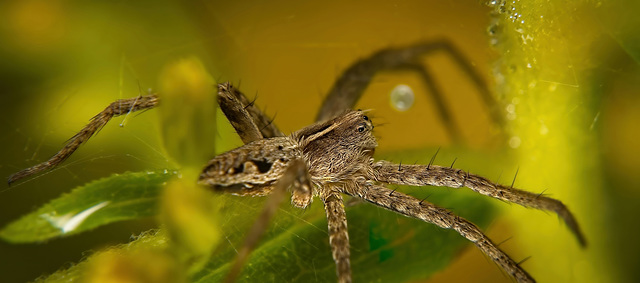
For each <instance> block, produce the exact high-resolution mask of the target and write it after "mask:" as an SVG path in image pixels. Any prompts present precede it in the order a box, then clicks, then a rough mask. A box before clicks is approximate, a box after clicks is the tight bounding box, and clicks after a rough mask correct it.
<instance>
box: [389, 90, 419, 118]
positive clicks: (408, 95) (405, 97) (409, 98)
mask: <svg viewBox="0 0 640 283" xmlns="http://www.w3.org/2000/svg"><path fill="white" fill-rule="evenodd" d="M390 98H391V106H392V107H393V108H394V109H395V110H398V111H400V112H404V111H407V110H409V108H411V106H413V101H414V94H413V89H411V87H409V86H408V85H403V84H399V85H397V86H396V87H394V88H393V90H392V91H391V95H390Z"/></svg>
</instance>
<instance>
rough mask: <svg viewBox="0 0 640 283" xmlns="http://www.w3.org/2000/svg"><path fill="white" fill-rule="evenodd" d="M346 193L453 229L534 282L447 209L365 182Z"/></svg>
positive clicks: (519, 277)
mask: <svg viewBox="0 0 640 283" xmlns="http://www.w3.org/2000/svg"><path fill="white" fill-rule="evenodd" d="M396 167H397V166H396ZM348 193H349V194H352V195H355V196H358V197H361V198H362V199H364V200H366V201H368V202H370V203H373V204H375V205H378V206H381V207H383V208H386V209H388V210H391V211H394V212H397V213H400V214H403V215H405V216H408V217H412V218H417V219H420V220H422V221H425V222H429V223H433V224H435V225H437V226H439V227H441V228H445V229H453V230H455V231H456V232H458V233H459V234H460V235H462V236H463V237H465V238H467V240H469V241H471V242H473V243H474V244H475V245H476V246H477V247H478V248H479V249H480V250H481V251H482V252H483V253H484V254H485V255H487V256H488V257H490V258H491V259H492V260H493V261H494V262H495V263H496V264H497V265H499V266H500V267H501V268H502V269H503V270H504V271H506V272H507V273H508V274H509V275H510V276H512V277H513V278H514V279H516V280H517V281H518V282H535V280H534V279H533V278H532V277H531V275H529V274H528V273H527V272H526V271H525V270H524V269H522V268H521V267H520V266H519V265H518V263H517V262H515V261H514V260H513V259H511V258H510V257H509V256H508V255H507V254H506V253H504V252H503V251H502V250H500V249H499V248H498V247H497V246H496V244H494V243H493V242H492V241H491V239H489V238H488V237H487V236H486V235H485V234H484V233H482V231H481V230H480V228H478V227H477V226H476V225H474V224H473V223H471V222H470V221H468V220H466V219H464V218H462V217H459V216H456V215H454V214H453V213H452V212H451V211H449V210H447V209H444V208H442V207H439V206H436V205H434V204H432V203H429V202H426V201H424V200H422V201H421V200H419V199H416V198H414V197H411V196H408V195H405V194H403V193H400V192H397V191H396V192H393V193H391V190H390V189H388V188H386V187H384V186H380V185H375V184H372V183H368V182H362V183H360V188H356V189H355V190H354V191H351V192H348Z"/></svg>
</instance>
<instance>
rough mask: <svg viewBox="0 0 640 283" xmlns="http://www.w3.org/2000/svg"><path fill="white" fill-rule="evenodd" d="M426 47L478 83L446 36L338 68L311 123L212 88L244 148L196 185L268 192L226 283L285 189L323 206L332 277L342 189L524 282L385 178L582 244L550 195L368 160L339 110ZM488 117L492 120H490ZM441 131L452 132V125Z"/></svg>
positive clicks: (338, 260) (353, 122) (340, 265)
mask: <svg viewBox="0 0 640 283" xmlns="http://www.w3.org/2000/svg"><path fill="white" fill-rule="evenodd" d="M435 50H444V51H445V52H446V53H447V54H449V55H450V56H452V57H453V58H454V59H455V60H456V61H457V62H458V63H460V64H461V66H463V69H464V70H465V71H466V72H467V73H468V74H469V76H470V77H471V78H472V79H473V80H474V81H475V82H476V83H477V84H478V85H479V86H480V87H481V88H483V85H482V83H481V82H480V80H479V78H478V76H477V75H475V73H474V72H473V71H472V68H470V67H469V66H468V65H467V64H465V63H464V59H463V56H462V55H461V53H460V52H458V51H457V50H456V49H455V48H454V47H453V46H452V45H451V44H449V43H447V42H446V41H433V42H423V43H420V44H416V45H412V46H408V47H402V48H389V49H384V50H381V51H379V52H377V53H374V54H373V55H371V56H370V57H368V58H365V59H362V60H360V61H358V62H356V63H354V64H353V65H352V66H351V67H350V68H348V69H347V70H346V71H345V73H344V74H343V75H342V76H341V77H340V78H339V79H338V81H337V82H336V84H335V85H334V88H333V89H332V91H331V92H330V94H329V95H328V96H327V98H326V100H325V102H324V104H323V106H322V108H321V109H320V112H319V114H318V116H317V121H318V122H317V123H315V124H312V125H310V126H307V127H305V128H302V129H300V130H298V131H296V132H293V133H292V134H290V135H284V134H283V133H282V132H281V131H280V130H279V129H278V128H277V127H276V126H275V125H274V124H273V123H272V120H270V119H269V117H267V116H266V115H265V114H264V113H263V112H262V111H260V110H259V109H258V108H257V107H255V106H254V104H253V102H250V101H249V100H248V99H247V98H246V96H245V95H244V94H242V93H241V92H240V91H239V90H238V89H236V88H235V87H233V86H232V85H231V84H230V83H223V84H219V85H218V103H219V105H220V108H221V109H222V110H223V112H224V114H225V115H226V117H227V119H228V120H229V121H230V122H231V124H232V126H233V127H234V128H235V130H236V132H237V133H238V134H239V136H240V138H241V139H242V141H243V142H244V143H245V145H244V146H241V147H238V148H236V149H233V150H231V151H228V152H226V153H222V154H220V155H218V156H216V157H215V158H213V159H212V160H210V161H209V162H208V164H206V166H205V167H204V169H203V170H202V173H201V174H200V177H199V180H198V183H199V184H202V185H204V186H207V187H209V188H211V189H213V190H215V191H220V192H224V193H231V194H235V195H241V196H267V195H269V198H268V200H267V203H266V204H265V206H264V208H263V210H262V212H261V214H260V216H259V219H258V220H257V221H256V222H255V224H254V226H253V227H252V229H251V232H250V233H249V234H248V236H247V238H246V239H245V243H244V245H243V247H242V248H241V250H239V252H238V256H237V258H236V261H235V262H234V265H233V266H232V268H231V271H230V272H229V274H228V276H227V281H228V282H232V281H234V280H235V279H236V277H237V276H238V274H239V272H240V270H241V268H242V266H243V263H244V262H245V260H246V259H247V256H248V254H249V253H250V252H251V250H252V249H253V248H254V247H255V245H256V244H257V242H258V240H259V238H260V236H261V234H262V232H264V230H265V229H266V228H267V224H268V222H269V220H270V219H271V218H272V216H273V214H274V213H275V211H276V208H277V207H278V205H279V203H280V201H281V200H282V199H283V198H284V194H285V192H286V191H287V189H289V191H291V194H292V196H291V203H292V204H293V205H294V206H296V207H298V208H306V207H307V206H308V205H309V204H310V203H311V202H312V200H313V197H315V196H318V197H319V198H320V200H321V201H322V202H323V204H324V208H325V211H326V216H327V220H328V230H329V242H330V245H331V249H332V256H333V259H334V261H335V264H336V274H337V279H338V282H351V267H350V259H349V258H350V250H349V234H348V229H347V218H346V212H345V208H344V204H343V197H342V196H343V194H346V195H349V196H352V197H354V198H358V199H361V200H364V201H366V202H369V203H372V204H374V205H377V206H380V207H382V208H385V209H388V210H391V211H394V212H396V213H399V214H402V215H404V216H408V217H412V218H417V219H420V220H423V221H425V222H429V223H432V224H435V225H437V226H439V227H441V228H445V229H453V230H455V231H456V232H458V233H459V234H460V235H461V236H463V237H464V238H466V239H468V240H469V241H471V242H472V243H474V244H475V245H476V246H477V247H478V248H479V249H480V250H481V251H482V252H483V253H484V254H485V255H487V256H488V257H489V258H491V259H492V260H493V261H494V262H495V263H496V264H497V265H498V266H500V267H501V268H502V269H503V270H504V271H505V272H506V273H507V274H509V275H510V276H511V277H513V278H514V279H515V280H517V281H518V282H534V279H533V278H532V276H531V275H529V274H528V273H527V272H526V271H525V270H524V269H523V268H521V267H520V266H519V264H518V263H517V262H515V261H514V260H513V259H511V258H510V257H509V256H508V255H507V254H505V253H504V252H503V251H502V250H501V249H499V248H498V246H497V245H496V244H495V243H494V242H493V241H491V239H489V238H488V237H487V236H486V235H485V234H484V233H483V232H482V231H481V230H480V229H479V228H478V227H477V226H476V225H474V224H473V223H471V222H470V221H468V220H466V219H464V218H461V217H459V216H456V215H455V214H453V213H452V212H451V211H449V210H447V209H445V208H442V207H439V206H437V205H434V204H432V203H429V202H428V201H426V200H420V199H417V198H414V197H412V196H409V195H406V194H403V193H401V192H397V191H395V190H391V189H388V188H387V187H386V186H385V185H387V184H397V185H410V186H427V185H429V186H445V187H451V188H460V187H467V188H470V189H471V190H473V191H475V192H477V193H480V194H483V195H487V196H490V197H493V198H497V199H500V200H503V201H507V202H512V203H517V204H520V205H522V206H526V207H532V208H536V209H541V210H548V211H552V212H555V213H557V214H558V215H559V216H560V217H561V218H562V219H563V220H564V221H565V223H566V224H567V225H568V227H569V229H570V230H571V231H572V232H573V233H574V234H575V236H576V237H577V239H578V241H579V243H580V244H581V245H582V246H585V245H586V240H585V238H584V236H583V234H582V232H581V231H580V228H579V226H578V224H577V221H576V220H575V218H574V217H573V215H572V214H571V212H570V211H569V210H568V209H567V208H566V206H565V205H564V204H563V203H562V202H560V201H559V200H556V199H553V198H549V197H546V196H543V195H541V194H535V193H531V192H527V191H523V190H520V189H517V188H514V187H513V186H504V185H500V184H496V183H494V182H492V181H490V180H488V179H486V178H484V177H481V176H478V175H474V174H470V173H469V172H465V171H463V170H460V169H455V168H453V167H452V166H451V167H442V166H438V165H433V164H432V162H433V160H432V162H430V163H429V164H427V165H403V164H394V163H392V162H389V161H385V160H378V161H376V160H375V159H374V158H373V154H374V151H375V148H376V147H377V142H376V138H375V137H374V135H373V129H374V124H373V122H372V121H371V119H370V118H369V116H367V112H368V111H367V110H364V111H363V110H349V109H351V108H352V107H353V106H354V105H355V103H356V102H357V100H358V99H359V97H360V96H361V94H362V92H363V90H364V89H365V88H366V87H367V85H368V83H369V81H370V79H371V77H372V76H373V74H375V73H376V72H378V71H380V70H384V69H399V68H402V69H410V70H415V71H417V72H419V73H420V74H422V76H423V77H424V79H425V80H427V81H429V78H430V75H429V72H428V71H427V69H426V68H424V67H423V66H421V65H420V64H419V63H418V62H417V59H418V57H419V56H422V55H424V54H427V53H430V52H432V51H435ZM434 94H435V97H434V99H435V100H436V102H437V103H436V104H437V105H438V111H439V113H440V116H441V117H442V119H443V121H445V123H446V124H451V120H450V119H449V118H448V117H449V114H448V112H447V111H446V108H445V107H444V106H443V104H442V100H441V99H440V97H439V96H438V95H437V92H435V93H434ZM484 100H485V102H487V103H488V104H490V103H493V102H492V100H491V97H490V95H485V96H484ZM159 103H160V98H159V97H158V96H157V95H155V94H151V95H146V96H140V97H136V98H131V99H123V100H118V101H116V102H114V103H112V104H111V105H110V106H108V107H107V108H106V109H105V110H104V111H102V112H101V113H99V114H98V115H96V116H95V117H94V118H93V119H92V120H91V122H90V123H89V124H88V125H87V126H85V128H83V129H82V130H81V131H80V132H79V133H78V134H76V135H75V136H74V137H72V138H71V139H70V140H69V141H68V143H67V144H66V145H65V146H64V148H63V149H61V150H60V151H59V152H58V153H57V154H56V155H54V156H53V157H52V158H51V159H49V160H48V161H45V162H43V163H41V164H38V165H35V166H33V167H30V168H27V169H24V170H22V171H20V172H18V173H16V174H14V175H12V176H10V177H9V180H8V181H9V183H12V182H15V181H17V180H19V179H22V178H25V177H27V176H31V175H34V174H37V173H40V172H43V171H45V170H49V169H51V168H53V167H55V166H57V165H58V164H60V163H62V162H63V161H64V160H65V159H66V158H68V157H69V156H70V155H71V154H72V153H73V152H74V151H75V150H76V149H77V148H78V147H79V146H80V145H81V144H82V143H84V142H86V141H87V140H88V139H89V138H90V137H91V136H92V135H93V134H94V133H95V132H96V131H98V130H99V129H100V128H102V127H103V126H104V125H105V124H106V123H107V122H108V121H109V120H110V119H111V118H112V117H114V116H118V115H123V114H127V113H130V112H134V111H140V110H146V109H150V108H154V107H156V106H158V105H159ZM494 116H496V117H499V115H494ZM496 120H497V121H499V118H496ZM447 128H448V129H449V130H450V132H449V133H450V135H452V137H454V138H455V137H456V136H457V131H456V130H455V127H453V126H452V127H447Z"/></svg>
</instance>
